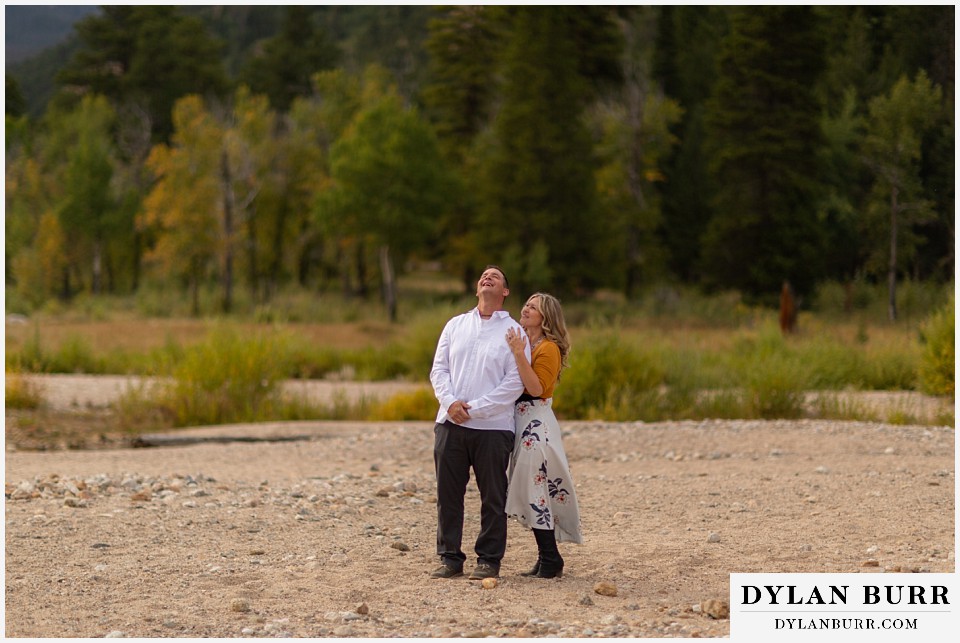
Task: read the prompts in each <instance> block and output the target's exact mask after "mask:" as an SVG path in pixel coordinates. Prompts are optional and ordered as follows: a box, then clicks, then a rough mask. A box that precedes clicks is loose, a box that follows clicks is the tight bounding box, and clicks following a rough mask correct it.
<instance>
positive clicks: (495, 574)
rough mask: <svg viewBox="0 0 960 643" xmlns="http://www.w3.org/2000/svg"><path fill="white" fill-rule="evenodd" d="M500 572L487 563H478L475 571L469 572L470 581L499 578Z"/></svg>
mask: <svg viewBox="0 0 960 643" xmlns="http://www.w3.org/2000/svg"><path fill="white" fill-rule="evenodd" d="M499 577H500V570H499V569H497V568H496V567H494V566H493V565H490V564H489V563H480V564H479V565H477V567H476V569H474V570H473V571H472V572H470V576H469V579H470V580H483V579H484V578H499Z"/></svg>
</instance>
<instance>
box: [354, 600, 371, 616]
mask: <svg viewBox="0 0 960 643" xmlns="http://www.w3.org/2000/svg"><path fill="white" fill-rule="evenodd" d="M353 611H354V612H356V613H357V614H360V615H361V616H366V615H367V614H369V613H370V607H369V606H368V605H367V604H366V603H360V604H359V605H357V608H356V609H355V610H353Z"/></svg>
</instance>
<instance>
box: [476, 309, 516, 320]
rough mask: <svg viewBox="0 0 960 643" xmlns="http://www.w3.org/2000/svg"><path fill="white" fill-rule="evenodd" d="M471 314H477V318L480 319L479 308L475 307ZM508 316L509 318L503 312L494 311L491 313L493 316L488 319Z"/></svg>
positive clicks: (508, 314)
mask: <svg viewBox="0 0 960 643" xmlns="http://www.w3.org/2000/svg"><path fill="white" fill-rule="evenodd" d="M473 312H475V313H476V314H477V317H480V306H475V307H474V309H473ZM509 316H510V313H508V312H507V311H505V310H495V311H493V315H491V316H490V319H493V318H494V317H498V318H502V317H509Z"/></svg>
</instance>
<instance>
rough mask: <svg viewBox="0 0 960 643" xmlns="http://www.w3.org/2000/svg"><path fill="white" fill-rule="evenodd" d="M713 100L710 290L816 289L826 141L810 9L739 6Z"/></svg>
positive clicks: (818, 50)
mask: <svg viewBox="0 0 960 643" xmlns="http://www.w3.org/2000/svg"><path fill="white" fill-rule="evenodd" d="M730 20H731V22H730V33H729V34H728V35H727V36H726V37H725V38H724V39H723V43H722V50H721V54H720V61H719V62H720V68H719V70H720V71H719V76H718V78H717V82H716V85H715V88H714V93H713V96H712V97H711V99H710V102H709V112H708V115H707V116H708V118H707V126H708V132H707V136H708V139H707V143H708V150H709V153H710V155H711V157H712V158H711V167H710V172H711V176H712V179H713V181H714V184H715V186H716V190H717V192H716V198H715V200H714V202H713V215H712V218H711V220H710V223H709V225H708V227H707V229H706V231H705V233H704V236H703V258H702V267H701V272H702V274H703V275H704V278H705V280H706V281H707V283H708V284H709V285H712V286H715V287H724V288H734V289H738V290H741V291H743V292H745V293H747V294H748V295H753V296H762V295H768V296H771V297H772V296H773V295H775V294H776V293H779V291H780V286H781V284H782V282H783V281H784V280H788V281H790V282H791V283H792V284H793V286H794V288H795V289H796V290H797V291H799V292H800V293H804V292H809V290H810V288H811V287H812V286H813V284H814V282H815V281H816V279H817V278H818V277H819V276H820V275H821V274H822V272H823V269H822V264H821V262H820V248H821V232H820V229H819V228H818V225H817V220H816V201H815V197H816V194H817V186H818V180H817V179H818V176H817V165H816V161H817V153H818V150H819V146H820V144H821V141H822V135H821V133H820V129H819V105H818V103H817V101H816V98H815V95H814V87H815V84H816V81H817V78H818V76H819V74H820V72H821V70H822V66H823V63H822V47H821V46H820V45H819V43H818V33H819V31H818V25H817V22H816V20H815V15H814V13H813V11H812V10H811V8H810V7H799V6H789V7H788V6H782V7H781V6H775V7H774V6H769V7H762V8H757V7H750V8H746V7H743V8H741V7H736V8H733V9H731V13H730Z"/></svg>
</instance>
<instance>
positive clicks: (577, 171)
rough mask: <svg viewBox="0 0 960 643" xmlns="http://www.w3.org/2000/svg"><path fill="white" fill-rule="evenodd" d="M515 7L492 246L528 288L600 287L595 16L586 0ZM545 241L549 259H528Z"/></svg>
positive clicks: (492, 172) (498, 141) (486, 226)
mask: <svg viewBox="0 0 960 643" xmlns="http://www.w3.org/2000/svg"><path fill="white" fill-rule="evenodd" d="M591 9H592V10H593V11H592V12H591V14H590V15H591V16H595V15H597V8H591ZM514 11H515V14H514V18H513V21H512V22H513V24H512V33H511V36H510V40H509V44H508V46H507V48H506V51H505V58H504V67H503V77H504V85H503V91H502V106H501V108H500V111H499V113H498V114H497V116H496V121H495V123H494V126H493V132H494V137H495V141H494V145H493V148H492V154H491V158H490V160H489V161H488V162H487V164H486V167H485V168H484V176H483V182H484V189H483V194H482V203H483V205H482V210H481V219H480V227H481V228H482V230H483V233H484V235H485V237H484V239H485V242H486V243H485V247H487V248H490V249H492V250H494V251H496V252H497V253H499V254H500V256H505V257H507V258H510V259H511V261H507V260H506V259H503V260H502V261H501V260H500V259H497V258H496V257H491V258H490V261H491V262H493V260H494V259H496V260H497V261H496V262H497V263H501V264H506V265H504V267H505V269H506V270H507V271H508V273H509V274H510V275H511V281H512V282H514V281H515V282H516V285H515V286H514V287H515V288H519V289H520V290H521V291H525V290H530V289H533V288H553V289H555V290H557V291H558V292H572V291H574V290H576V289H578V288H591V287H594V286H596V285H597V284H598V283H600V282H601V281H602V274H600V269H599V267H598V265H597V262H596V257H594V256H592V255H591V252H593V251H595V249H596V240H597V239H598V238H599V237H601V236H603V229H604V226H606V225H607V224H608V222H604V221H597V220H596V219H595V217H594V216H593V215H594V211H593V206H594V197H595V185H594V177H593V169H592V168H593V165H594V164H593V156H592V149H591V140H590V132H589V131H588V129H587V127H586V125H585V121H584V108H585V105H586V103H587V101H588V100H589V99H590V98H591V96H592V93H591V88H592V86H591V85H590V84H589V83H587V82H586V80H585V78H584V77H583V76H582V75H581V73H580V71H579V70H581V69H583V68H597V67H598V63H597V62H595V61H593V60H594V57H593V56H592V55H591V54H592V53H593V52H588V51H586V50H583V49H581V46H582V45H583V43H584V42H585V39H584V36H583V34H584V33H585V31H584V29H583V27H584V25H585V24H587V21H586V18H585V17H584V16H583V15H579V16H578V13H579V12H582V11H583V8H581V7H576V8H574V7H551V8H550V9H542V8H530V7H521V8H516V9H515V10H514ZM606 15H608V14H600V17H601V18H603V17H604V16H606ZM589 23H590V24H594V23H595V21H593V20H591V21H589ZM607 24H608V25H612V23H610V22H609V20H608V21H607ZM605 33H606V32H605ZM592 61H593V62H592ZM537 243H540V244H541V245H542V246H543V247H542V248H541V250H540V251H539V252H540V255H539V256H540V257H542V256H543V255H544V254H545V253H548V255H547V259H546V262H545V265H544V262H543V261H542V260H540V261H537V262H527V261H526V260H524V257H525V256H526V255H527V252H528V250H529V249H530V248H531V247H532V246H535V245H536V244H537ZM531 256H533V255H531ZM514 262H515V263H514ZM511 263H512V264H513V265H511ZM514 275H515V277H514Z"/></svg>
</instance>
